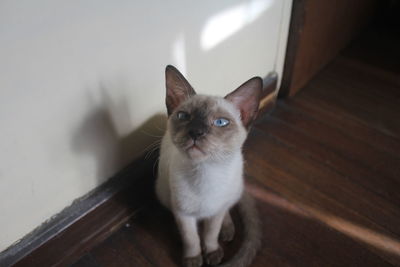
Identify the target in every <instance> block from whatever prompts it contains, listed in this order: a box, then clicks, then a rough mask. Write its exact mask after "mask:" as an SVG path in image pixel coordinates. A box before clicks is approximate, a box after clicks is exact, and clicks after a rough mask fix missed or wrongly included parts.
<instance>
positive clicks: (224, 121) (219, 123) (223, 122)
mask: <svg viewBox="0 0 400 267" xmlns="http://www.w3.org/2000/svg"><path fill="white" fill-rule="evenodd" d="M228 124H229V120H227V119H224V118H218V119H216V120H215V121H214V125H215V126H217V127H224V126H226V125H228Z"/></svg>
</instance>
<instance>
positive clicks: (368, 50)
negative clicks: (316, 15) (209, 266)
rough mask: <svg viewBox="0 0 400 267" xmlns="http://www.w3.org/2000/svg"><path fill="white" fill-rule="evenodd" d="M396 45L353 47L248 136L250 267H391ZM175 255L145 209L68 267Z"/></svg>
mask: <svg viewBox="0 0 400 267" xmlns="http://www.w3.org/2000/svg"><path fill="white" fill-rule="evenodd" d="M374 34H376V33H374ZM371 40H375V39H373V38H372V39H371ZM399 45H400V44H399V43H397V45H394V44H393V43H391V42H388V43H386V44H385V43H384V42H369V43H368V45H366V42H364V41H363V40H362V39H361V40H360V41H359V42H356V43H354V44H353V45H352V46H351V47H350V48H348V49H347V50H345V51H344V52H343V53H342V54H341V55H340V56H339V57H338V58H337V59H336V60H335V61H334V62H333V63H331V64H330V65H329V66H328V67H327V68H325V70H323V71H322V72H321V73H320V74H319V75H318V76H317V77H316V78H315V79H314V80H313V81H312V82H311V83H310V84H309V85H308V86H307V87H306V88H305V89H304V90H303V91H302V92H300V93H299V94H298V95H297V96H296V97H294V98H293V99H290V100H285V101H280V102H279V103H278V105H277V107H276V109H275V110H274V112H273V113H272V114H271V115H269V116H266V117H265V118H263V119H262V120H261V121H259V122H258V123H257V124H256V125H255V127H253V129H252V131H251V133H250V135H249V138H248V141H247V143H246V145H245V148H244V151H245V157H246V159H247V164H246V176H247V181H248V190H249V191H250V192H251V193H252V194H253V195H254V196H255V197H256V198H257V200H258V207H259V210H260V214H261V217H262V221H263V231H264V232H263V247H262V250H261V251H260V252H259V254H258V256H257V258H256V260H255V262H254V265H253V266H256V267H257V266H259V267H261V266H274V267H276V266H307V267H309V266H393V265H394V266H396V265H397V266H400V78H399V77H400V72H399V64H400V63H399V62H400V58H399V57H398V55H399V53H398V52H397V51H396V50H398V47H400V46H399ZM396 47H397V48H396ZM395 52H397V55H396V53H395ZM235 242H236V243H235ZM239 242H240V240H236V241H234V244H232V245H230V246H228V248H227V250H228V257H229V254H232V253H233V252H234V249H235V248H236V247H237V245H238V243H239ZM180 253H181V245H180V241H179V235H178V233H177V230H176V226H175V224H174V222H173V219H172V217H171V216H170V215H169V214H168V213H167V212H166V211H164V210H162V209H161V208H160V207H159V206H158V205H157V204H155V203H152V204H149V206H148V207H147V208H145V209H144V210H143V211H142V212H140V213H139V214H138V215H137V217H135V218H134V219H133V220H132V221H131V222H129V223H128V224H127V225H126V226H125V227H123V228H121V229H119V230H118V231H116V232H115V233H114V234H113V235H112V236H111V237H109V238H108V239H106V240H105V241H104V242H102V243H101V244H99V245H98V246H97V247H95V248H94V249H92V250H91V251H88V252H87V253H86V254H85V255H84V256H83V257H82V258H81V259H80V260H79V261H78V262H76V263H75V264H74V266H76V267H77V266H163V267H164V266H177V265H178V264H179V262H180Z"/></svg>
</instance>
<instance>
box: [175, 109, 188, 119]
mask: <svg viewBox="0 0 400 267" xmlns="http://www.w3.org/2000/svg"><path fill="white" fill-rule="evenodd" d="M177 117H178V120H181V121H187V120H188V119H189V118H190V115H189V113H186V112H184V111H179V112H178V114H177Z"/></svg>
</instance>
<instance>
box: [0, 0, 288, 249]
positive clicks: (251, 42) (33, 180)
mask: <svg viewBox="0 0 400 267" xmlns="http://www.w3.org/2000/svg"><path fill="white" fill-rule="evenodd" d="M290 5H291V1H290V0H285V1H283V0H229V1H228V0H225V1H215V0H205V1H178V0H175V1H155V0H153V1H105V0H96V1H94V0H92V1H90V0H87V1H67V0H60V1H50V0H36V1H30V0H19V1H11V0H9V1H7V0H1V1H0V127H1V131H0V229H1V231H0V251H1V250H3V249H5V248H6V247H7V246H9V245H11V244H12V243H13V242H15V241H16V240H18V239H19V238H21V237H23V236H24V235H25V234H27V233H28V232H30V231H31V230H33V228H35V227H36V226H38V225H40V224H41V223H42V222H44V221H45V220H46V219H48V218H50V217H51V216H52V215H54V214H56V213H57V212H59V211H60V210H62V209H63V208H64V207H66V206H67V205H69V204H71V202H72V201H73V200H74V199H76V198H78V197H80V196H82V195H83V194H85V193H87V192H88V191H90V190H91V189H93V188H94V187H96V186H98V185H99V184H101V183H102V182H104V181H105V180H106V179H107V178H109V177H110V176H111V175H112V174H114V173H115V172H116V171H117V170H118V169H120V168H121V167H122V166H123V165H125V164H126V163H127V162H129V161H130V160H132V159H134V158H135V157H136V156H137V155H139V154H141V153H143V152H144V151H145V149H146V147H147V146H148V145H149V144H150V143H151V142H152V141H153V140H154V138H155V137H154V135H159V134H161V130H160V129H159V128H162V127H163V125H162V116H161V117H160V115H158V114H164V113H165V108H164V90H165V89H164V67H165V65H167V64H174V65H175V66H177V67H178V68H180V69H181V70H182V72H183V73H185V74H186V75H187V77H188V79H189V81H191V83H192V85H193V86H194V87H195V89H196V90H197V91H198V92H202V93H211V94H222V95H224V94H226V93H228V92H229V91H230V90H233V89H234V88H236V87H237V86H238V85H240V84H241V83H242V82H244V81H245V80H247V79H248V78H250V77H252V76H255V75H260V76H264V75H266V74H267V73H268V72H269V71H272V70H275V71H277V72H278V73H279V74H280V73H281V71H282V70H281V69H282V64H283V54H284V50H285V43H286V34H287V28H288V21H289V13H290V12H289V11H290Z"/></svg>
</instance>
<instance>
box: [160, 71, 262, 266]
mask: <svg viewBox="0 0 400 267" xmlns="http://www.w3.org/2000/svg"><path fill="white" fill-rule="evenodd" d="M165 77H166V106H167V113H168V121H167V130H166V133H165V135H164V136H163V138H162V141H161V149H160V158H159V169H158V177H157V180H156V195H157V198H158V199H159V201H160V202H161V203H162V204H163V205H164V206H165V207H167V208H168V209H169V210H170V211H171V212H172V213H173V215H174V217H175V220H176V223H177V225H178V228H179V232H180V234H181V238H182V241H183V246H184V251H183V266H185V267H197V266H202V264H203V262H205V263H207V264H209V265H217V264H219V263H220V262H221V261H222V258H223V255H224V253H223V250H222V248H221V246H220V245H219V239H220V240H221V241H231V240H232V239H233V237H234V233H235V227H234V225H233V222H232V219H231V216H230V213H229V210H230V209H231V208H232V207H233V206H234V205H235V204H237V203H239V212H240V214H241V217H242V220H243V224H244V232H245V234H244V235H245V237H244V240H243V243H242V245H241V248H240V249H239V251H238V252H237V254H236V255H235V256H234V257H233V258H232V259H231V260H230V261H229V262H227V263H226V266H237V267H241V266H248V265H249V264H250V263H251V261H252V260H253V258H254V257H255V254H256V252H257V250H258V248H259V246H260V244H261V241H260V228H261V227H260V221H259V217H258V213H257V210H256V207H255V204H254V200H253V199H252V197H251V196H250V195H249V194H248V193H246V192H245V191H244V181H243V156H242V151H241V150H242V145H243V143H244V141H245V139H246V137H247V132H248V130H249V128H250V126H251V124H252V122H253V121H254V119H255V117H256V116H257V113H258V107H259V102H260V100H259V99H260V94H261V90H262V80H261V78H259V77H254V78H252V79H250V80H248V81H247V82H245V83H244V84H242V85H241V86H239V87H238V88H237V89H236V90H234V91H233V92H231V93H230V94H228V95H227V96H225V97H216V96H206V95H198V94H196V92H195V91H194V89H193V87H192V86H191V85H190V84H189V82H188V81H187V80H186V79H185V77H184V76H183V75H182V74H181V73H180V72H179V71H178V70H177V69H176V68H175V67H173V66H171V65H169V66H167V67H166V70H165ZM200 221H201V222H203V224H204V225H203V226H204V228H203V239H202V240H200V237H199V233H198V223H199V222H200ZM203 255H204V257H203ZM224 266H225V265H224Z"/></svg>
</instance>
